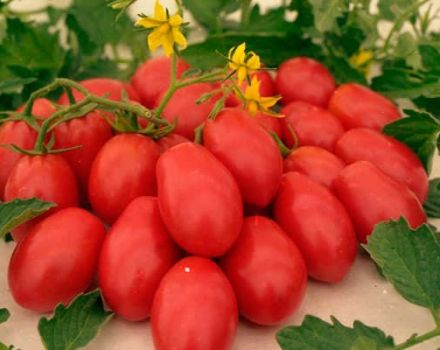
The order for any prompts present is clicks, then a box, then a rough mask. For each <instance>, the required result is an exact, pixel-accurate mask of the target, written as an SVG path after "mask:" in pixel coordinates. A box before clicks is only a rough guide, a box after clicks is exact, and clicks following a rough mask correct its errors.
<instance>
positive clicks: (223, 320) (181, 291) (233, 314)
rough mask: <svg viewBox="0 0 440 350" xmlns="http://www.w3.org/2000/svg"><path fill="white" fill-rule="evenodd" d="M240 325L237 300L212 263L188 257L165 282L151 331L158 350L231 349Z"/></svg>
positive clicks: (157, 299) (153, 315)
mask: <svg viewBox="0 0 440 350" xmlns="http://www.w3.org/2000/svg"><path fill="white" fill-rule="evenodd" d="M237 323H238V311H237V301H236V299H235V295H234V291H233V290H232V287H231V284H230V283H229V281H228V279H227V278H226V276H225V275H224V274H223V272H222V271H221V270H220V268H219V267H218V266H217V265H216V264H215V263H213V262H212V261H211V260H208V259H205V258H200V257H188V258H185V259H182V260H181V261H179V262H178V263H177V264H176V265H175V266H174V267H173V268H172V269H171V270H170V271H169V272H168V273H167V274H166V275H165V277H164V278H163V279H162V281H161V283H160V285H159V289H158V290H157V292H156V295H155V296H154V301H153V307H152V312H151V329H152V333H153V340H154V345H155V347H156V349H157V350H189V349H191V350H208V349H209V350H228V349H231V348H232V343H233V341H234V336H235V333H236V329H237Z"/></svg>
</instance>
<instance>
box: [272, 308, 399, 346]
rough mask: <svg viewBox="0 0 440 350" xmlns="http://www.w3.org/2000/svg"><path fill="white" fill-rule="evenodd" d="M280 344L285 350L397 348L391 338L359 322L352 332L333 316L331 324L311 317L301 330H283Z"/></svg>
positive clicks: (289, 328) (303, 323)
mask: <svg viewBox="0 0 440 350" xmlns="http://www.w3.org/2000/svg"><path fill="white" fill-rule="evenodd" d="M277 341H278V344H279V345H280V346H281V349H283V350H322V349H325V350H352V349H357V350H361V349H366V348H365V344H368V345H370V348H368V349H370V350H372V349H375V347H376V348H382V347H383V346H393V345H394V340H393V338H392V337H389V336H386V335H385V333H384V332H383V331H381V330H380V329H379V328H374V327H369V326H366V325H365V324H363V323H362V322H360V321H355V322H354V323H353V327H351V328H350V327H346V326H344V325H343V324H342V323H340V322H339V321H338V320H337V319H336V318H335V317H333V316H332V317H331V323H328V322H325V321H323V320H321V319H319V318H317V317H315V316H310V315H308V316H306V317H305V318H304V320H303V322H302V324H301V325H300V326H290V327H285V328H283V329H282V330H281V331H280V332H278V334H277ZM362 346H363V347H362Z"/></svg>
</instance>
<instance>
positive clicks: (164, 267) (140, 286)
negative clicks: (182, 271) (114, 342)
mask: <svg viewBox="0 0 440 350" xmlns="http://www.w3.org/2000/svg"><path fill="white" fill-rule="evenodd" d="M178 258H179V249H178V247H177V246H176V244H175V243H174V242H173V241H172V239H171V237H170V236H169V234H168V232H166V230H165V226H164V225H163V223H162V219H161V217H160V213H159V207H158V204H157V198H154V197H138V198H136V199H134V200H133V201H132V202H131V203H130V204H129V205H128V206H127V207H126V208H125V210H124V211H123V212H122V214H121V215H120V216H119V218H118V220H117V221H116V222H115V224H114V225H113V226H112V228H111V230H110V231H109V233H108V235H107V236H106V238H105V241H104V244H103V246H102V250H101V255H100V258H99V268H98V276H99V287H100V288H101V291H102V294H103V296H104V299H105V301H106V302H107V304H108V305H109V307H110V308H111V309H112V310H113V311H114V312H116V313H117V314H118V315H119V316H121V317H123V318H124V319H126V320H129V321H141V320H145V319H147V318H148V317H149V316H150V308H151V303H152V302H153V297H154V293H155V292H156V289H157V287H158V285H159V282H160V280H161V279H162V277H163V276H164V275H165V273H166V272H168V270H169V269H170V268H171V267H172V266H173V265H174V264H175V263H176V262H177V260H178Z"/></svg>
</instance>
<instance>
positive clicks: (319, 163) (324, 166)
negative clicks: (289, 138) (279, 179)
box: [284, 146, 345, 188]
mask: <svg viewBox="0 0 440 350" xmlns="http://www.w3.org/2000/svg"><path fill="white" fill-rule="evenodd" d="M344 166H345V164H344V162H343V161H342V160H341V159H339V158H338V157H336V156H335V155H334V154H333V153H330V152H329V151H327V150H325V149H324V148H320V147H314V146H303V147H299V148H297V149H295V150H294V151H293V152H292V153H290V154H289V155H288V156H287V158H286V159H285V160H284V172H285V173H288V172H290V171H297V172H300V173H302V174H304V175H307V176H308V177H309V178H311V179H312V180H313V181H315V182H318V183H319V184H321V185H324V186H326V187H329V188H330V187H331V184H332V182H333V180H334V179H335V178H336V176H338V174H339V172H340V171H341V170H342V169H343V168H344Z"/></svg>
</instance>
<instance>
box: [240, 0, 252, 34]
mask: <svg viewBox="0 0 440 350" xmlns="http://www.w3.org/2000/svg"><path fill="white" fill-rule="evenodd" d="M251 3H252V0H241V27H242V28H244V27H246V26H247V25H248V24H249V17H250V14H251Z"/></svg>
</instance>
